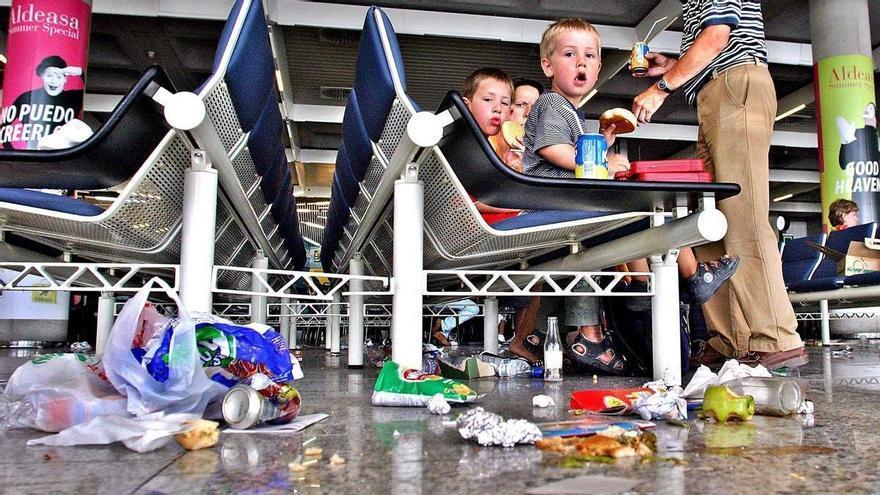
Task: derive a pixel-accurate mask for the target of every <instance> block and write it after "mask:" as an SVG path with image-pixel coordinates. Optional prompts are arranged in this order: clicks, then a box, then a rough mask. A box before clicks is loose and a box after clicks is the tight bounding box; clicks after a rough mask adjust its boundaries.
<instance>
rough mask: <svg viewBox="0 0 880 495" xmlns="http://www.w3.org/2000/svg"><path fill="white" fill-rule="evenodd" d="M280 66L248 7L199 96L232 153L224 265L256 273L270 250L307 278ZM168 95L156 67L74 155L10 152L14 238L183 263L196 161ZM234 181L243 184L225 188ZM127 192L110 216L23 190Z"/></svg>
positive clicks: (108, 256)
mask: <svg viewBox="0 0 880 495" xmlns="http://www.w3.org/2000/svg"><path fill="white" fill-rule="evenodd" d="M273 60H274V59H273V56H272V51H271V46H270V44H269V33H268V29H267V21H266V17H265V14H264V12H263V7H262V2H260V1H259V0H237V1H236V2H235V5H234V6H233V8H232V11H231V13H230V16H229V18H228V20H227V22H226V24H225V26H224V28H223V33H222V37H221V40H220V44H219V46H218V49H217V51H216V55H215V59H214V67H213V73H212V75H211V76H210V77H209V79H208V80H207V81H206V82H205V83H204V84H203V85H202V86H201V87H200V88H198V89H197V90H196V93H197V94H198V95H199V96H200V97H201V98H202V100H203V102H204V104H205V107H206V111H207V114H208V116H209V117H210V119H211V122H212V123H213V127H214V129H215V130H216V134H217V136H218V138H219V141H220V142H222V145H223V148H224V149H225V150H224V151H225V156H220V153H217V151H216V150H214V151H213V152H212V151H211V150H209V157H210V158H211V160H212V162H213V163H214V164H215V167H216V168H217V169H218V172H219V173H220V174H221V181H220V182H221V188H220V193H219V198H218V204H217V221H216V225H215V228H216V230H215V231H216V238H215V239H214V244H215V264H217V265H234V266H248V265H249V264H250V263H251V261H252V259H253V257H254V255H255V254H256V252H257V249H258V248H260V247H262V246H265V245H269V246H270V249H269V251H270V252H269V253H266V254H267V255H268V256H269V257H270V260H272V262H271V265H270V266H273V267H275V268H288V269H301V268H302V266H303V265H304V264H305V249H304V245H303V240H302V237H301V235H300V233H299V225H298V220H297V214H296V202H295V200H294V198H293V194H292V177H291V173H290V168H289V166H288V163H287V157H286V154H285V149H284V148H285V147H284V142H283V137H282V136H283V133H284V124H283V120H282V117H281V112H280V109H279V104H278V101H279V99H278V94H277V91H276V90H275V86H274V84H275V78H274V70H275V69H274V61H273ZM160 87H161V88H164V89H166V90H168V91H169V92H171V93H174V92H175V88H174V86H173V84H172V83H171V81H170V80H168V78H167V76H166V75H165V72H164V71H163V70H162V69H161V67H158V66H157V67H151V68H150V69H148V70H147V71H146V72H145V73H144V74H143V76H142V77H141V79H140V81H139V82H138V83H137V84H136V85H135V86H134V87H133V88H132V90H131V91H130V92H129V93H128V94H127V95H126V96H125V97H123V99H122V101H121V102H120V103H119V105H118V106H117V107H116V108H115V109H114V111H113V112H112V113H111V115H110V118H109V119H108V120H107V121H106V123H105V124H104V125H102V126H101V128H99V129H98V130H97V131H96V132H95V134H94V135H93V136H92V137H90V138H89V139H88V140H86V141H85V142H83V143H81V144H80V145H77V146H75V147H73V148H70V149H67V150H59V151H30V150H27V151H25V150H22V151H0V186H2V187H0V215H2V218H3V224H2V229H4V230H7V231H11V232H15V233H16V234H19V235H22V236H25V237H29V238H32V239H35V240H38V241H40V242H42V243H44V244H47V245H50V246H52V247H56V248H58V249H63V250H65V251H69V252H73V253H75V254H77V255H80V256H81V257H83V258H86V259H92V260H96V261H124V262H151V263H176V262H178V259H179V255H180V230H181V222H182V208H183V179H184V173H185V170H186V169H187V168H188V167H189V164H190V150H189V144H188V143H187V142H186V141H185V140H184V139H183V138H182V137H181V135H180V134H178V133H177V132H175V131H174V130H171V129H170V127H169V125H168V124H167V123H166V121H165V119H164V118H163V116H162V115H161V113H160V112H157V107H156V104H155V102H154V101H153V99H152V97H153V95H154V94H155V93H156V92H157V90H158V89H159V88H160ZM197 140H198V139H197ZM199 144H200V145H202V143H199ZM212 153H213V154H214V155H213V156H212ZM224 163H229V164H231V166H224V165H223V164H224ZM224 174H226V175H227V177H226V178H228V177H229V176H232V177H233V180H225V181H224V180H223V179H224ZM120 183H123V184H124V187H123V188H122V190H121V191H120V193H119V197H118V198H117V199H116V200H115V201H114V202H113V203H112V204H111V205H110V206H109V207H108V208H107V209H106V210H105V209H101V208H99V207H97V206H95V205H92V204H89V203H86V202H83V201H79V200H77V199H74V198H69V197H65V196H55V195H46V194H44V193H39V192H35V191H29V190H26V189H23V188H57V189H100V188H106V187H111V186H118V185H119V184H120ZM231 188H240V192H241V193H242V194H243V195H244V197H246V198H247V202H246V204H241V202H240V201H235V200H234V199H233V198H235V197H236V196H235V195H234V194H232V192H233V191H231V190H230V189H231ZM248 222H252V223H253V224H258V225H259V229H258V233H259V234H261V235H262V236H264V239H265V240H264V239H261V238H259V235H257V236H254V235H252V232H253V230H250V231H249V230H248V229H247V228H246V225H245V224H246V223H248ZM9 261H14V260H9ZM227 282H228V284H227V285H229V284H231V285H233V286H239V287H244V286H246V285H248V284H249V282H247V281H246V280H235V281H233V280H228V281H227Z"/></svg>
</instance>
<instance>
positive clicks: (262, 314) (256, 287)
mask: <svg viewBox="0 0 880 495" xmlns="http://www.w3.org/2000/svg"><path fill="white" fill-rule="evenodd" d="M251 265H252V266H253V268H256V269H258V270H265V269H267V268H269V258H267V257H266V256H265V254H264V253H263V251H262V250H261V249H258V250H257V254H256V256H254V261H253V262H252V263H251ZM265 280H266V275H264V274H262V273H254V274H253V275H252V276H251V290H252V291H253V292H262V293H265V292H266V285H265V284H264V283H263V282H264V281H265ZM267 312H268V307H267V306H266V296H264V295H259V296H257V295H254V296H251V322H252V323H262V324H263V325H265V324H266V314H267Z"/></svg>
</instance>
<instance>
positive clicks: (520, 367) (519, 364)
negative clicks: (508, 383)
mask: <svg viewBox="0 0 880 495" xmlns="http://www.w3.org/2000/svg"><path fill="white" fill-rule="evenodd" d="M479 359H480V361H482V362H484V363H488V364H491V365H492V366H494V367H495V369H496V370H498V376H500V377H506V378H512V377H517V378H529V377H532V378H540V377H541V376H542V370H541V367H540V366H537V365H536V366H532V365H531V364H529V362H528V361H526V360H525V359H519V358H516V359H511V358H503V357H501V356H496V355H494V354H490V353H487V352H482V353H480V355H479ZM536 373H537V374H536Z"/></svg>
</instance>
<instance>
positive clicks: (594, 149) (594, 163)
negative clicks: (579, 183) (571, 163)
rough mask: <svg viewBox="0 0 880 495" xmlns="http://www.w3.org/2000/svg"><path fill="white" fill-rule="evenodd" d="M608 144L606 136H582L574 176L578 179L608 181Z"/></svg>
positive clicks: (577, 151) (589, 134)
mask: <svg viewBox="0 0 880 495" xmlns="http://www.w3.org/2000/svg"><path fill="white" fill-rule="evenodd" d="M607 153H608V144H607V143H606V142H605V136H603V135H601V134H598V133H588V134H581V135H580V136H579V137H578V140H577V147H576V152H575V157H574V158H575V163H576V164H577V166H576V167H575V169H574V176H575V177H577V178H578V179H607V178H608V162H607V159H606V155H607Z"/></svg>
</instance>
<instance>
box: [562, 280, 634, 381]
mask: <svg viewBox="0 0 880 495" xmlns="http://www.w3.org/2000/svg"><path fill="white" fill-rule="evenodd" d="M575 287H576V289H577V290H578V291H583V292H592V291H591V290H588V288H589V285H588V284H587V283H586V282H583V281H582V282H580V283H578V284H577V285H576V286H575ZM565 325H566V326H568V327H576V328H577V329H578V331H577V332H572V333H570V334H568V335H566V336H565V337H564V339H565V350H566V352H567V353H568V354H569V357H570V358H571V359H572V360H573V361H574V362H575V363H576V364H577V365H579V366H582V367H586V368H589V369H592V370H595V371H600V372H603V373H623V372H625V371H626V360H625V359H624V358H623V357H622V356H621V354H620V353H619V352H618V351H617V350H616V349H615V348H614V343H613V342H612V341H611V338H610V336H608V335H606V334H605V332H603V331H602V327H600V326H599V299H598V298H597V297H592V296H582V297H566V298H565Z"/></svg>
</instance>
